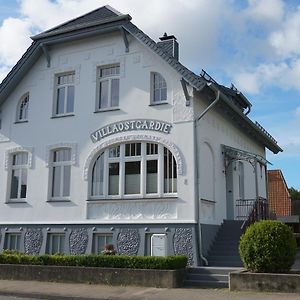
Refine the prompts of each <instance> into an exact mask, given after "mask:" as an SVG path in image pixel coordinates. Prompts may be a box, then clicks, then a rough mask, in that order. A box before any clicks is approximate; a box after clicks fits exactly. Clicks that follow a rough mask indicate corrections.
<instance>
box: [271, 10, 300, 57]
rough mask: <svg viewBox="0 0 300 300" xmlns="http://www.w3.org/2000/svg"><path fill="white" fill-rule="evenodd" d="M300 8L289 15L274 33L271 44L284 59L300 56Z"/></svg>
mask: <svg viewBox="0 0 300 300" xmlns="http://www.w3.org/2000/svg"><path fill="white" fill-rule="evenodd" d="M299 31H300V7H298V8H297V9H296V11H294V12H293V13H290V14H287V16H286V18H285V21H284V22H283V23H282V26H281V28H280V29H279V30H276V31H274V32H273V33H272V34H271V35H270V37H269V42H270V44H271V45H272V46H273V48H274V50H275V51H276V52H277V53H278V54H279V55H281V56H282V57H283V58H289V57H292V56H294V55H299V54H300V35H299Z"/></svg>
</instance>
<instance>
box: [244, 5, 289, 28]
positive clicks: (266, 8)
mask: <svg viewBox="0 0 300 300" xmlns="http://www.w3.org/2000/svg"><path fill="white" fill-rule="evenodd" d="M245 12H246V13H247V14H248V16H250V17H251V18H253V19H255V20H257V21H259V22H264V23H266V22H272V23H273V22H279V21H281V19H282V18H283V16H284V2H283V1H282V0H248V8H247V9H246V11H245Z"/></svg>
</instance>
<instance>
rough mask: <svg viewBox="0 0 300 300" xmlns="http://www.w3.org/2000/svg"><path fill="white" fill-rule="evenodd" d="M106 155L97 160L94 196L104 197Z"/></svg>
mask: <svg viewBox="0 0 300 300" xmlns="http://www.w3.org/2000/svg"><path fill="white" fill-rule="evenodd" d="M103 180H104V155H103V154H101V156H100V157H98V158H97V160H96V162H95V164H94V167H93V173H92V196H97V195H103Z"/></svg>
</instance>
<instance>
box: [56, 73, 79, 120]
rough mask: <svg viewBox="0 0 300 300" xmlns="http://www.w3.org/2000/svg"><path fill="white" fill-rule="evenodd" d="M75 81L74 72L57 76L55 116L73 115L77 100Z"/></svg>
mask: <svg viewBox="0 0 300 300" xmlns="http://www.w3.org/2000/svg"><path fill="white" fill-rule="evenodd" d="M74 79H75V73H74V72H70V73H65V74H61V75H58V76H56V91H55V92H56V95H55V102H54V116H64V115H73V113H74V98H75V86H74V81H75V80H74Z"/></svg>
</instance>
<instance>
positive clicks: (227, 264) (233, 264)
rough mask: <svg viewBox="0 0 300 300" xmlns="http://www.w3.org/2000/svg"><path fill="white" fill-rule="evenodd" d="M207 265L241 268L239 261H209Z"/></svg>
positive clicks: (241, 264)
mask: <svg viewBox="0 0 300 300" xmlns="http://www.w3.org/2000/svg"><path fill="white" fill-rule="evenodd" d="M208 264H209V266H211V267H228V268H229V267H239V268H242V267H243V263H242V261H241V260H223V261H222V260H209V261H208Z"/></svg>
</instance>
